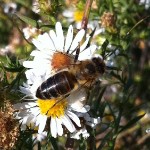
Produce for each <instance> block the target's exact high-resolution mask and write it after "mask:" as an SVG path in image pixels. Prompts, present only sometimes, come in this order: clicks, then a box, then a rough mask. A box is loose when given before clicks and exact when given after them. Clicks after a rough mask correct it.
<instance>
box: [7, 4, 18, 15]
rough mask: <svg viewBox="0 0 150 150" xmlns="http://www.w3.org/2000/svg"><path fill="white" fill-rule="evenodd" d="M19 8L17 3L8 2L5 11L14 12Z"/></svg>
mask: <svg viewBox="0 0 150 150" xmlns="http://www.w3.org/2000/svg"><path fill="white" fill-rule="evenodd" d="M16 9H17V4H16V3H11V2H8V3H6V4H5V5H4V12H5V13H11V14H13V13H14V12H15V11H16Z"/></svg>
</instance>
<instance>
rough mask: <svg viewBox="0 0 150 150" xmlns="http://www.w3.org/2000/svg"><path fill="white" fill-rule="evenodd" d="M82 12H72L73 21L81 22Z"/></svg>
mask: <svg viewBox="0 0 150 150" xmlns="http://www.w3.org/2000/svg"><path fill="white" fill-rule="evenodd" d="M83 13H84V12H83V11H75V12H74V20H75V21H77V22H78V21H81V20H82V18H83Z"/></svg>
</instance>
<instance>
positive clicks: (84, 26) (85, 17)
mask: <svg viewBox="0 0 150 150" xmlns="http://www.w3.org/2000/svg"><path fill="white" fill-rule="evenodd" d="M92 2H93V0H87V1H86V5H85V11H84V15H83V18H82V23H81V29H84V30H86V29H87V24H88V18H89V14H90V9H91V6H92Z"/></svg>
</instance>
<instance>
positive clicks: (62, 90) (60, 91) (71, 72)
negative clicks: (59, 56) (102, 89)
mask: <svg viewBox="0 0 150 150" xmlns="http://www.w3.org/2000/svg"><path fill="white" fill-rule="evenodd" d="M76 59H77V58H76ZM104 71H105V63H104V61H103V60H102V59H101V58H100V57H93V58H92V59H87V60H84V61H77V62H76V63H75V64H74V65H68V66H67V67H66V68H65V69H61V70H60V71H59V72H57V73H56V74H54V75H53V76H51V77H49V78H48V79H47V80H46V81H44V82H43V83H42V84H41V85H40V86H39V87H38V89H37V91H36V97H37V98H39V99H43V100H46V99H51V98H58V97H65V96H67V95H69V94H70V93H71V92H73V91H75V90H77V89H79V87H81V86H85V87H89V86H91V85H92V84H93V83H94V81H96V79H97V78H98V77H99V76H101V75H102V74H103V73H104Z"/></svg>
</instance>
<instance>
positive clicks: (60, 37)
mask: <svg viewBox="0 0 150 150" xmlns="http://www.w3.org/2000/svg"><path fill="white" fill-rule="evenodd" d="M55 27H56V35H57V43H58V44H57V45H56V46H57V50H60V51H61V52H63V48H64V35H63V30H62V26H61V23H60V22H57V23H56V26H55Z"/></svg>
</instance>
